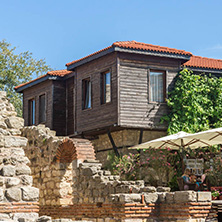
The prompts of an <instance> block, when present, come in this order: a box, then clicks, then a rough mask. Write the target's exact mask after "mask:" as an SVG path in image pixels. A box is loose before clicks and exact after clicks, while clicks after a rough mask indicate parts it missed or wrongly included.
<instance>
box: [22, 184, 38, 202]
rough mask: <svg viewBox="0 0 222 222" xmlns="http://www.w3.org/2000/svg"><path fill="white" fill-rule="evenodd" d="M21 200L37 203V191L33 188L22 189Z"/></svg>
mask: <svg viewBox="0 0 222 222" xmlns="http://www.w3.org/2000/svg"><path fill="white" fill-rule="evenodd" d="M22 199H23V200H25V201H37V200H38V199H39V189H38V188H35V187H22Z"/></svg>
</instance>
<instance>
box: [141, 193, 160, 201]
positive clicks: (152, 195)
mask: <svg viewBox="0 0 222 222" xmlns="http://www.w3.org/2000/svg"><path fill="white" fill-rule="evenodd" d="M143 195H144V200H145V202H146V203H147V204H149V203H156V202H157V200H158V194H157V193H143Z"/></svg>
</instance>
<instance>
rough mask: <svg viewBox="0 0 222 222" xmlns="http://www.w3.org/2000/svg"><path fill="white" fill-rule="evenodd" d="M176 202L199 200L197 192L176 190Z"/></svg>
mask: <svg viewBox="0 0 222 222" xmlns="http://www.w3.org/2000/svg"><path fill="white" fill-rule="evenodd" d="M174 201H175V203H186V202H195V201H197V193H196V192H195V191H176V192H175V195H174Z"/></svg>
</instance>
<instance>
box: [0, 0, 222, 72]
mask: <svg viewBox="0 0 222 222" xmlns="http://www.w3.org/2000/svg"><path fill="white" fill-rule="evenodd" d="M0 3H1V6H0V40H2V39H6V41H8V42H9V43H11V44H12V45H13V46H16V47H18V51H30V52H32V53H33V57H35V58H37V59H41V58H45V60H46V62H47V64H48V65H50V66H51V68H53V69H64V68H65V63H67V62H71V61H73V60H75V59H79V58H81V57H83V56H86V55H88V54H90V53H93V52H95V51H97V50H100V49H102V48H104V47H107V46H109V45H111V44H112V43H113V42H115V41H126V40H136V41H138V42H145V43H150V44H155V45H161V46H167V47H172V48H177V49H184V50H186V51H190V52H192V53H193V54H194V55H200V56H205V57H211V58H218V59H222V28H221V26H222V1H221V0H78V1H77V0H63V1H61V0H38V1H33V0H31V1H30V0H19V1H18V0H8V1H5V0H0Z"/></svg>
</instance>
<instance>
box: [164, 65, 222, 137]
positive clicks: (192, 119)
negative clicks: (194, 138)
mask: <svg viewBox="0 0 222 222" xmlns="http://www.w3.org/2000/svg"><path fill="white" fill-rule="evenodd" d="M168 96H169V98H168V99H167V104H168V106H169V107H170V113H169V115H167V116H164V117H163V118H162V120H163V121H167V122H168V130H167V131H168V134H173V133H177V132H179V131H185V132H188V133H195V132H199V131H204V130H208V129H210V128H216V127H221V126H222V78H217V77H214V76H211V75H208V76H207V75H205V74H201V75H197V74H193V72H192V71H190V70H188V69H184V70H182V71H181V72H180V73H179V74H178V76H177V79H176V82H175V86H174V89H173V90H172V91H171V92H170V93H169V95H168Z"/></svg>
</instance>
